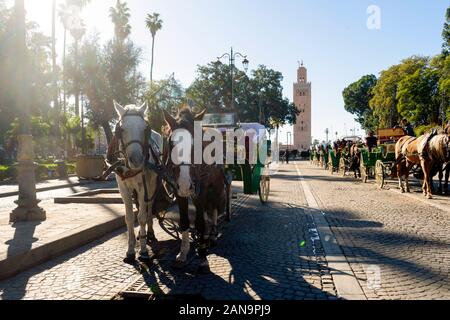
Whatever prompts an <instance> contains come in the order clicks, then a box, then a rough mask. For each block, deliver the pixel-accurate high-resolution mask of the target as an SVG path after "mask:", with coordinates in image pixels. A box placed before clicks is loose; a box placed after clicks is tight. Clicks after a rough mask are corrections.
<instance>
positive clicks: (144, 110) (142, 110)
mask: <svg viewBox="0 0 450 320" xmlns="http://www.w3.org/2000/svg"><path fill="white" fill-rule="evenodd" d="M147 111H148V105H147V102H144V103H143V104H142V106H141V107H140V108H139V113H140V114H142V116H143V117H145V115H146V114H147Z"/></svg>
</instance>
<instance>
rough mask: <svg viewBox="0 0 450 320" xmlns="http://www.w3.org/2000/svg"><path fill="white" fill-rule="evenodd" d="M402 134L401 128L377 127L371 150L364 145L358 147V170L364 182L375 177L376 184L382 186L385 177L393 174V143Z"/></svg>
mask: <svg viewBox="0 0 450 320" xmlns="http://www.w3.org/2000/svg"><path fill="white" fill-rule="evenodd" d="M404 135H405V133H404V131H403V129H401V128H388V129H379V130H378V131H377V138H378V139H377V147H375V148H373V149H372V151H371V152H369V150H368V149H367V148H366V147H364V148H361V149H360V152H361V157H360V159H361V160H360V171H361V178H362V181H363V182H364V183H365V182H367V181H368V179H369V178H371V177H375V179H376V182H377V185H378V186H379V187H380V188H382V187H383V186H384V184H385V179H386V178H387V177H388V176H392V177H393V176H394V175H395V166H394V164H395V144H396V143H397V141H398V140H399V139H400V138H401V137H403V136H404Z"/></svg>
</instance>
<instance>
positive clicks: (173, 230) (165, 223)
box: [159, 217, 181, 240]
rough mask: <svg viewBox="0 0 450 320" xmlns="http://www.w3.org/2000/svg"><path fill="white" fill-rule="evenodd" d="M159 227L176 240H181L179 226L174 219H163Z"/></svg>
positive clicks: (160, 220)
mask: <svg viewBox="0 0 450 320" xmlns="http://www.w3.org/2000/svg"><path fill="white" fill-rule="evenodd" d="M159 226H160V227H161V229H163V230H164V231H165V232H166V233H167V234H168V235H170V236H171V237H172V238H174V239H175V240H181V237H180V232H179V227H178V224H177V223H176V222H175V221H173V220H172V219H166V218H165V217H161V218H160V219H159Z"/></svg>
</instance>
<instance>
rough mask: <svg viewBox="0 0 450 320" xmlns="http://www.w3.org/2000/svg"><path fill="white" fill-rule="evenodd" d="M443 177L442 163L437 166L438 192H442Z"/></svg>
mask: <svg viewBox="0 0 450 320" xmlns="http://www.w3.org/2000/svg"><path fill="white" fill-rule="evenodd" d="M443 178H444V171H443V170H442V165H440V166H439V189H438V192H439V193H440V194H442V192H443V189H442V179H443Z"/></svg>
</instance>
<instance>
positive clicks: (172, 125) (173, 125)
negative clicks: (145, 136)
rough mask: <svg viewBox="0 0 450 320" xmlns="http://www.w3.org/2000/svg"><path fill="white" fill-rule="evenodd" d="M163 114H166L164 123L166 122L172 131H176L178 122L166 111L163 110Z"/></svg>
mask: <svg viewBox="0 0 450 320" xmlns="http://www.w3.org/2000/svg"><path fill="white" fill-rule="evenodd" d="M163 113H164V121H166V123H167V124H168V125H169V127H170V129H171V130H174V129H175V128H176V126H177V121H176V120H175V118H174V117H172V116H171V115H170V114H169V113H168V112H167V111H166V110H163Z"/></svg>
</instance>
